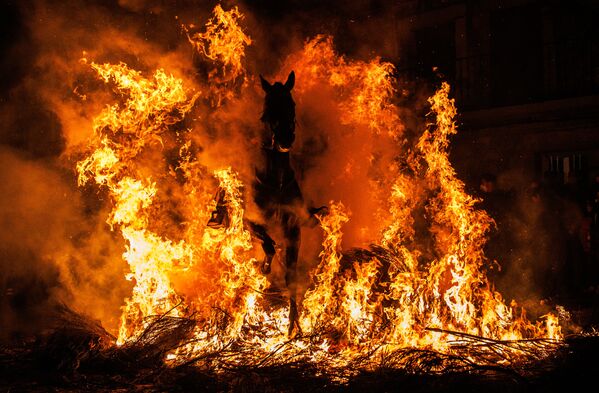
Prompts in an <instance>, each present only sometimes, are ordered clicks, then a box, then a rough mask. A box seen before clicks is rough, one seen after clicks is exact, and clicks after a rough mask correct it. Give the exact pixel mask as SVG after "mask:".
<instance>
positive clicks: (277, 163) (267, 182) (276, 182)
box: [208, 71, 328, 337]
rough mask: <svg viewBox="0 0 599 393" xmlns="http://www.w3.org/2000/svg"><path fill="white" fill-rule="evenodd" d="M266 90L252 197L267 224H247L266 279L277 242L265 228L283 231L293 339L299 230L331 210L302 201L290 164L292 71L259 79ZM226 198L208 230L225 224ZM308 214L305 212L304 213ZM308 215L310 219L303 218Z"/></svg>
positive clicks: (296, 328) (220, 199) (219, 197)
mask: <svg viewBox="0 0 599 393" xmlns="http://www.w3.org/2000/svg"><path fill="white" fill-rule="evenodd" d="M260 83H261V86H262V90H263V91H264V92H265V93H266V95H265V98H264V109H263V112H262V116H261V118H260V120H261V121H262V122H263V123H264V125H265V127H266V129H267V131H268V132H269V136H270V139H269V140H268V141H267V142H266V143H265V144H264V145H263V146H262V156H263V159H264V165H263V167H261V168H257V169H256V171H255V179H254V182H253V184H252V186H253V199H254V202H255V204H256V206H257V207H258V208H259V210H260V212H261V214H262V216H263V218H264V221H265V223H266V225H263V224H258V223H256V222H253V221H249V220H247V223H246V224H247V227H248V229H249V230H250V232H251V233H252V235H253V236H254V237H255V238H257V239H258V240H259V241H260V242H261V244H262V250H263V252H264V259H263V261H262V263H261V271H262V273H263V274H265V275H268V274H269V273H270V271H271V263H272V261H273V258H274V256H275V253H276V249H275V247H276V243H275V241H274V240H273V239H272V237H271V236H270V235H269V233H268V230H267V229H266V227H267V226H268V227H273V226H276V227H278V228H280V229H281V232H282V233H283V238H284V244H282V249H283V252H284V262H285V286H286V287H287V290H288V293H289V329H288V335H289V337H294V336H295V335H297V334H299V333H301V330H300V327H299V322H298V311H297V303H296V298H297V291H296V288H295V281H296V273H297V261H298V256H299V247H300V242H301V226H302V225H303V224H304V223H305V222H306V221H308V220H311V221H314V220H315V217H316V216H318V215H323V214H326V213H327V210H328V209H327V207H326V206H321V207H318V208H306V206H305V204H304V198H303V196H302V192H301V189H300V186H299V183H298V181H297V179H296V177H295V171H294V170H293V166H292V164H291V157H290V151H291V148H292V146H293V143H294V141H295V102H294V100H293V97H292V95H291V90H292V89H293V87H294V85H295V73H294V72H293V71H291V73H289V76H288V77H287V80H286V81H285V83H281V82H275V83H272V84H271V83H269V82H268V81H267V80H266V79H264V78H263V77H262V75H260ZM223 197H224V195H222V193H221V194H218V195H217V207H216V210H215V211H214V212H213V214H212V217H211V218H210V221H209V223H208V226H211V227H218V226H223V225H226V224H224V223H225V222H226V206H225V204H224V200H223ZM304 212H305V213H307V214H304ZM305 216H307V217H308V219H307V220H306V219H305V218H304V217H305Z"/></svg>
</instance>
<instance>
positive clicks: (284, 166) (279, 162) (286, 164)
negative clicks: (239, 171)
mask: <svg viewBox="0 0 599 393" xmlns="http://www.w3.org/2000/svg"><path fill="white" fill-rule="evenodd" d="M263 154H264V169H263V170H259V171H258V177H259V178H261V180H262V181H266V182H268V183H272V185H277V186H283V185H284V184H283V183H287V182H289V181H292V180H295V172H294V171H293V168H292V167H291V160H290V157H289V152H280V151H277V150H275V149H270V148H265V149H263Z"/></svg>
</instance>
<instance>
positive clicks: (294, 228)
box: [284, 215, 301, 337]
mask: <svg viewBox="0 0 599 393" xmlns="http://www.w3.org/2000/svg"><path fill="white" fill-rule="evenodd" d="M284 230H285V239H286V241H287V245H286V247H285V268H286V269H285V285H286V286H287V290H288V291H289V331H288V335H289V337H294V336H295V335H297V334H299V333H301V330H300V326H299V321H298V312H297V302H296V297H297V287H296V284H297V282H296V276H297V260H298V256H299V247H300V241H301V229H300V225H299V219H298V217H297V216H295V215H289V216H287V217H285V220H284Z"/></svg>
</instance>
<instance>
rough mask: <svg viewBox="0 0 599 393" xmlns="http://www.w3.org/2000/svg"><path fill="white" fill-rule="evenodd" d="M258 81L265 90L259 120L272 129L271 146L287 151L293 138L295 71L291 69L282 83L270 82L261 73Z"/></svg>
mask: <svg viewBox="0 0 599 393" xmlns="http://www.w3.org/2000/svg"><path fill="white" fill-rule="evenodd" d="M260 81H261V82H262V89H263V90H264V91H265V92H266V97H265V98H264V112H263V113H262V118H261V120H262V121H263V122H265V123H266V124H267V125H268V127H269V128H270V130H271V131H272V134H273V146H274V147H275V148H276V149H277V150H279V151H281V152H287V151H289V150H290V149H291V145H293V141H294V140H295V102H293V98H292V97H291V89H293V85H294V84H295V73H294V72H293V71H291V73H290V74H289V76H288V77H287V81H286V82H285V83H284V84H283V83H281V82H275V83H273V84H270V83H269V82H268V81H267V80H266V79H264V78H263V77H262V75H260Z"/></svg>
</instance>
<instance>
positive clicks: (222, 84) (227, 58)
mask: <svg viewBox="0 0 599 393" xmlns="http://www.w3.org/2000/svg"><path fill="white" fill-rule="evenodd" d="M212 12H213V14H214V16H213V18H212V19H211V20H209V21H208V22H206V25H205V28H206V31H205V32H195V33H192V32H191V30H193V29H194V27H195V26H194V25H193V24H191V25H183V29H184V31H185V33H186V34H187V39H188V40H189V42H190V44H191V45H192V46H193V48H194V49H195V50H196V51H197V52H198V53H200V54H202V55H203V56H205V57H206V58H208V59H210V60H213V61H214V62H215V63H216V64H218V67H215V68H213V69H212V71H210V73H209V75H208V78H209V81H210V90H211V93H212V95H213V96H214V97H216V98H215V101H216V106H219V105H220V104H221V102H222V100H223V99H226V98H232V97H233V96H234V94H233V91H232V88H231V87H232V86H231V85H232V84H233V83H235V81H236V80H237V79H238V78H242V79H243V82H245V68H244V67H243V58H244V57H245V47H246V46H249V45H251V44H252V39H251V38H250V37H249V36H248V35H247V34H245V33H244V32H243V30H242V28H241V26H240V25H239V21H241V20H242V19H243V17H244V15H243V14H242V13H241V12H240V11H239V9H238V8H237V7H233V8H232V9H231V10H229V11H225V10H223V8H222V7H221V6H220V4H218V5H217V6H216V7H214V10H213V11H212Z"/></svg>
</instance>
